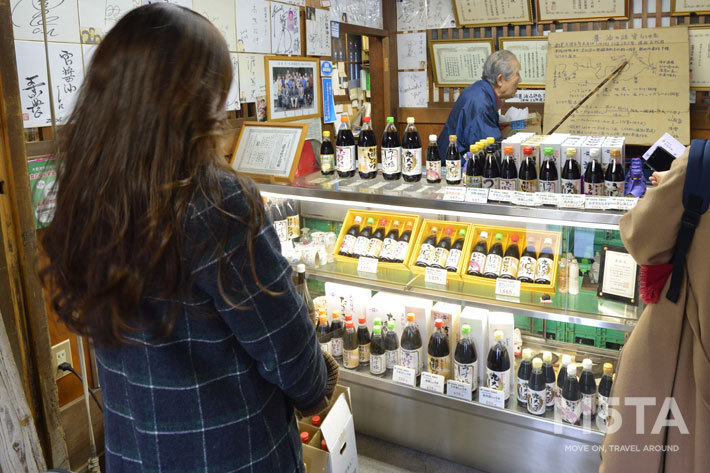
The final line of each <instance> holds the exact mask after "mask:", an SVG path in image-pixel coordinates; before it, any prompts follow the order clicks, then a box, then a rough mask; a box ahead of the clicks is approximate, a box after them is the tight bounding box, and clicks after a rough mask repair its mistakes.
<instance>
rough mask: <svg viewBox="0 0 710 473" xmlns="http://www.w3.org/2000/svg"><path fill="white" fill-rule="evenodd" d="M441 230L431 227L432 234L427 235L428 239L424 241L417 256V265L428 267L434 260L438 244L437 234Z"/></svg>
mask: <svg viewBox="0 0 710 473" xmlns="http://www.w3.org/2000/svg"><path fill="white" fill-rule="evenodd" d="M438 231H439V229H438V228H436V227H431V234H430V235H429V236H428V237H426V240H424V242H423V243H422V247H421V249H420V250H419V256H417V261H416V263H414V264H416V265H417V266H421V267H427V266H429V265H430V264H431V261H433V256H432V255H433V254H434V246H435V245H436V234H437V232H438Z"/></svg>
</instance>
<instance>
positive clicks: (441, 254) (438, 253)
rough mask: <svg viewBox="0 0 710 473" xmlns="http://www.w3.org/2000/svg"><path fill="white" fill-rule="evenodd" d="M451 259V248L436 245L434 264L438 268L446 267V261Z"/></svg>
mask: <svg viewBox="0 0 710 473" xmlns="http://www.w3.org/2000/svg"><path fill="white" fill-rule="evenodd" d="M448 259H449V250H447V249H446V248H441V247H436V248H434V258H433V260H432V262H433V264H432V266H436V267H437V268H445V267H446V261H448Z"/></svg>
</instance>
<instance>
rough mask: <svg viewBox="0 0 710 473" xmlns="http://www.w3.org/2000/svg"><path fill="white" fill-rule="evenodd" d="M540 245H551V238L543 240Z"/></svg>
mask: <svg viewBox="0 0 710 473" xmlns="http://www.w3.org/2000/svg"><path fill="white" fill-rule="evenodd" d="M542 244H543V245H545V246H551V245H552V238H545V240H544V241H543V242H542Z"/></svg>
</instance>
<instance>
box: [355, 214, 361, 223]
mask: <svg viewBox="0 0 710 473" xmlns="http://www.w3.org/2000/svg"><path fill="white" fill-rule="evenodd" d="M354 222H355V223H357V224H359V223H360V222H362V217H361V216H359V215H358V216H357V217H355V220H354Z"/></svg>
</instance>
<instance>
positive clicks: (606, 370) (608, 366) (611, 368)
mask: <svg viewBox="0 0 710 473" xmlns="http://www.w3.org/2000/svg"><path fill="white" fill-rule="evenodd" d="M602 369H603V370H604V374H611V373H613V372H614V365H612V364H611V363H604V367H603V368H602Z"/></svg>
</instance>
